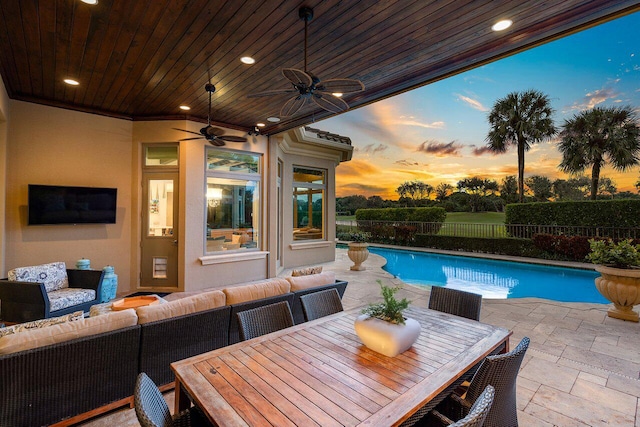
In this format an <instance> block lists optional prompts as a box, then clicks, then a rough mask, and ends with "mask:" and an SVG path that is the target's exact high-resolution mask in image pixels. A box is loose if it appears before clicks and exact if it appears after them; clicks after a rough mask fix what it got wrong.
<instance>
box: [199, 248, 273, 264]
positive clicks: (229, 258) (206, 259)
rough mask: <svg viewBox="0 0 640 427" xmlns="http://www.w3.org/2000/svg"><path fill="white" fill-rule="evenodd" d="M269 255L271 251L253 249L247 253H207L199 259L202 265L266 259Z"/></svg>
mask: <svg viewBox="0 0 640 427" xmlns="http://www.w3.org/2000/svg"><path fill="white" fill-rule="evenodd" d="M267 255H269V251H251V252H246V253H242V252H238V253H234V254H225V255H207V256H202V257H199V258H198V260H199V261H200V263H201V264H202V265H212V264H227V263H230V262H241V261H252V260H256V259H266V258H267Z"/></svg>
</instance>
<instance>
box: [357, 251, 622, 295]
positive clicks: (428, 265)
mask: <svg viewBox="0 0 640 427" xmlns="http://www.w3.org/2000/svg"><path fill="white" fill-rule="evenodd" d="M369 251H370V252H372V253H375V254H378V255H381V256H383V257H384V258H386V260H387V264H386V265H385V266H384V269H385V270H386V271H388V272H389V273H391V274H393V275H394V276H396V277H397V278H399V279H400V280H402V281H403V282H405V283H409V284H412V285H423V286H424V285H429V286H444V287H447V288H454V289H460V290H464V291H468V292H474V293H477V294H482V296H483V297H484V298H525V297H537V298H545V299H550V300H555V301H563V302H593V303H601V304H607V303H609V301H607V300H606V299H605V298H604V297H603V296H602V295H600V293H599V292H598V290H597V289H596V287H595V284H594V279H595V278H596V277H598V276H599V273H597V272H595V271H591V270H579V269H575V268H563V267H553V266H545V265H537V264H527V263H520V262H511V261H498V260H490V259H484V258H472V257H465V256H455V255H440V254H434V253H427V252H416V251H408V250H397V249H386V248H378V247H369Z"/></svg>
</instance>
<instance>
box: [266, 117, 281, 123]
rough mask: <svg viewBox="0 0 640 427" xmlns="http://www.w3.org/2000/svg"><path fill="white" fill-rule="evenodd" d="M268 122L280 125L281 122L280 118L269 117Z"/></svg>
mask: <svg viewBox="0 0 640 427" xmlns="http://www.w3.org/2000/svg"><path fill="white" fill-rule="evenodd" d="M267 121H269V122H271V123H278V122H279V121H280V118H279V117H268V118H267Z"/></svg>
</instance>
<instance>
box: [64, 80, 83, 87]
mask: <svg viewBox="0 0 640 427" xmlns="http://www.w3.org/2000/svg"><path fill="white" fill-rule="evenodd" d="M64 82H65V83H66V84H68V85H71V86H78V85H79V84H80V82H78V81H77V80H73V79H64Z"/></svg>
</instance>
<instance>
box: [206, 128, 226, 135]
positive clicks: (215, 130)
mask: <svg viewBox="0 0 640 427" xmlns="http://www.w3.org/2000/svg"><path fill="white" fill-rule="evenodd" d="M203 133H206V134H207V135H209V136H221V135H224V129H222V128H217V127H215V126H207V127H206V128H204V132H203Z"/></svg>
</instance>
